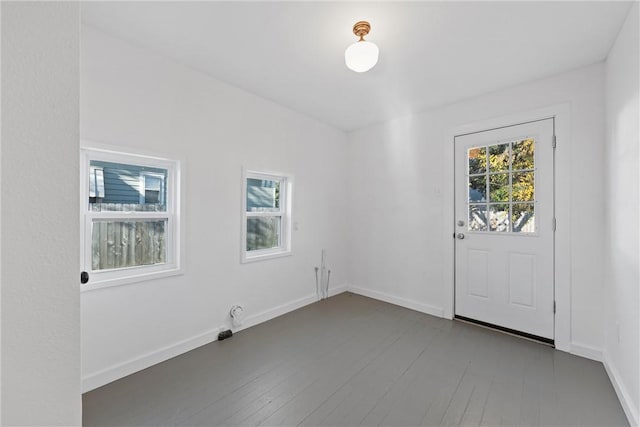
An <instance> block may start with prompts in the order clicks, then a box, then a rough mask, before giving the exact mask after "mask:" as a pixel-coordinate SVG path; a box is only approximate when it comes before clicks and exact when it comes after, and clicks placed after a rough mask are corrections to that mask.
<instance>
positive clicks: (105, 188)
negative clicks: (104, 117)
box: [80, 148, 180, 290]
mask: <svg viewBox="0 0 640 427" xmlns="http://www.w3.org/2000/svg"><path fill="white" fill-rule="evenodd" d="M80 170H81V183H80V185H81V187H80V188H81V219H82V226H81V235H82V236H81V237H82V248H81V261H82V266H83V267H82V268H83V270H84V271H86V272H88V273H89V282H88V283H87V284H84V285H83V289H84V290H87V289H95V288H101V287H104V286H110V285H120V284H125V283H132V282H137V281H141V280H146V279H152V278H157V277H161V276H166V275H171V274H177V273H179V272H180V253H179V248H180V245H179V241H180V239H179V234H180V233H179V232H180V224H179V223H178V221H179V215H178V213H179V205H180V203H179V202H180V199H179V197H180V196H179V188H178V182H179V173H180V167H179V162H178V161H175V160H169V159H163V158H156V157H150V156H142V155H136V154H127V153H120V152H115V151H110V150H101V149H89V148H87V149H82V152H81V167H80Z"/></svg>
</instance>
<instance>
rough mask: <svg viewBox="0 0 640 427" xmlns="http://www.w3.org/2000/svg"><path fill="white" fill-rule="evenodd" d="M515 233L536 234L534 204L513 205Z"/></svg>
mask: <svg viewBox="0 0 640 427" xmlns="http://www.w3.org/2000/svg"><path fill="white" fill-rule="evenodd" d="M512 209H513V216H512V223H513V232H514V233H535V231H536V227H535V206H534V204H533V203H514V204H513V208H512Z"/></svg>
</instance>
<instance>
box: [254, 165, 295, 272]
mask: <svg viewBox="0 0 640 427" xmlns="http://www.w3.org/2000/svg"><path fill="white" fill-rule="evenodd" d="M243 175H244V176H243V181H244V182H243V221H242V248H243V249H242V262H249V261H257V260H262V259H268V258H272V257H278V256H284V255H289V254H291V196H292V188H293V178H292V177H291V176H290V175H285V174H279V173H266V172H255V171H245V173H244V174H243Z"/></svg>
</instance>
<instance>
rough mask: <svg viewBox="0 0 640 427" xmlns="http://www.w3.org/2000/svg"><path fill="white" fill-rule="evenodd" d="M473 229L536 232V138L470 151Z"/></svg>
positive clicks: (470, 228)
mask: <svg viewBox="0 0 640 427" xmlns="http://www.w3.org/2000/svg"><path fill="white" fill-rule="evenodd" d="M467 153H468V156H467V157H468V174H467V177H468V184H469V193H468V206H469V221H468V224H469V225H468V229H469V231H489V232H513V233H534V232H535V141H534V139H533V138H526V139H521V140H517V141H512V142H507V143H500V144H494V145H487V146H483V147H473V148H470V149H469V150H468V151H467Z"/></svg>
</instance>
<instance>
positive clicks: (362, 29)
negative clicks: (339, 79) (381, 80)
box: [344, 21, 378, 73]
mask: <svg viewBox="0 0 640 427" xmlns="http://www.w3.org/2000/svg"><path fill="white" fill-rule="evenodd" d="M370 30H371V25H369V23H368V22H367V21H358V22H356V23H355V25H354V26H353V34H355V35H356V36H358V37H360V40H358V41H357V42H355V43H354V44H352V45H351V46H349V47H348V48H347V50H345V51H344V62H345V63H346V64H347V67H349V69H351V70H353V71H355V72H356V73H364V72H365V71H369V70H370V69H371V68H373V66H374V65H376V63H377V62H378V46H376V45H375V44H374V43H371V42H368V41H366V40H365V39H364V36H366V35H367V34H369V31H370Z"/></svg>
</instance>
